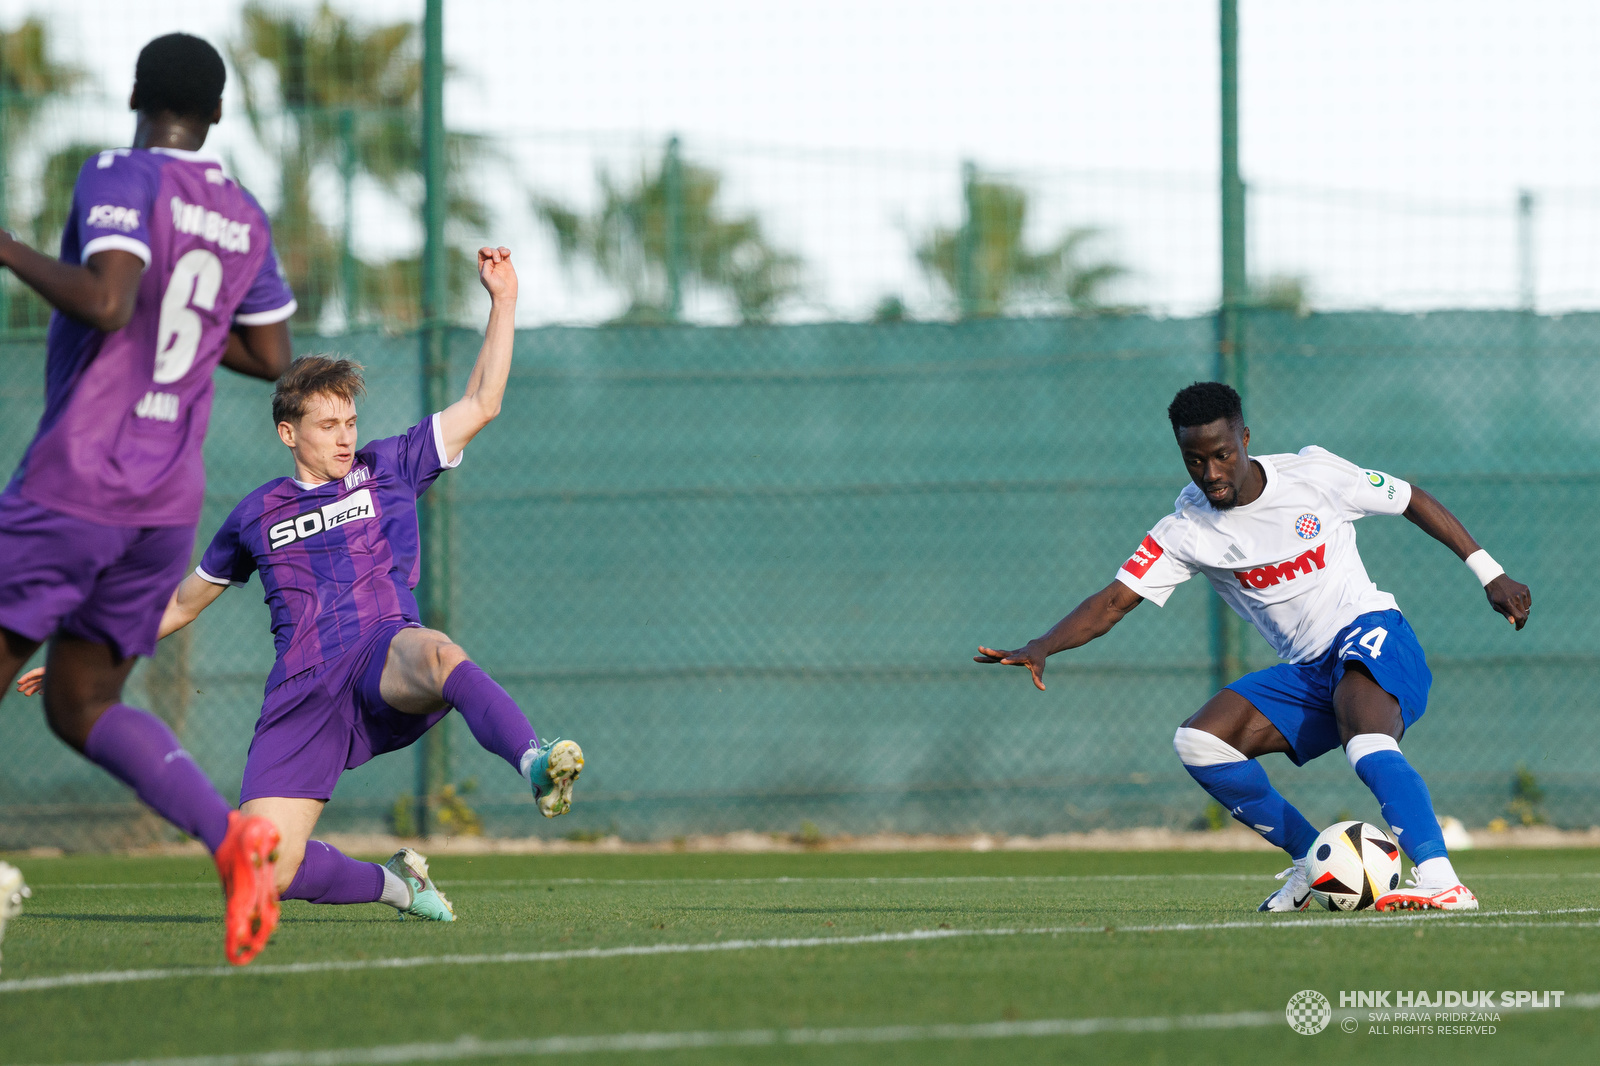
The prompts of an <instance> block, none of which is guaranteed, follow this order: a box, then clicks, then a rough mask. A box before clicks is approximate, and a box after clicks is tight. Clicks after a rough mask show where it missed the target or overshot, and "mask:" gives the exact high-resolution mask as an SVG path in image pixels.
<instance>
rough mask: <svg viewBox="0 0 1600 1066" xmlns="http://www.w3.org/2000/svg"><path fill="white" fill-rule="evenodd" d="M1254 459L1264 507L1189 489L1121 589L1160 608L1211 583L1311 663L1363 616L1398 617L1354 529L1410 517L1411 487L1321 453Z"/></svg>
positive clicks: (1290, 654) (1278, 645) (1290, 653)
mask: <svg viewBox="0 0 1600 1066" xmlns="http://www.w3.org/2000/svg"><path fill="white" fill-rule="evenodd" d="M1252 458H1253V460H1254V461H1255V462H1256V463H1258V464H1259V465H1260V467H1261V470H1262V473H1263V476H1264V477H1265V480H1266V484H1265V486H1264V487H1263V489H1262V492H1261V495H1260V496H1259V497H1257V498H1256V499H1255V500H1253V501H1251V502H1250V503H1248V504H1244V505H1241V506H1238V507H1233V508H1230V509H1227V510H1221V509H1218V508H1216V507H1213V506H1212V505H1211V503H1210V501H1209V500H1207V499H1206V498H1205V495H1204V494H1203V493H1202V492H1201V491H1200V490H1199V489H1198V488H1196V487H1195V486H1194V485H1189V486H1187V487H1186V488H1185V489H1184V490H1183V492H1182V493H1181V494H1179V496H1178V499H1177V501H1176V503H1175V504H1174V508H1173V513H1172V514H1170V515H1168V516H1167V517H1166V518H1164V519H1162V520H1161V521H1160V522H1158V523H1157V524H1156V526H1155V528H1154V529H1152V530H1151V531H1150V532H1149V534H1147V535H1146V536H1145V538H1144V540H1143V541H1141V542H1140V544H1139V547H1138V550H1136V551H1135V552H1134V553H1133V556H1132V557H1131V558H1130V559H1129V560H1128V561H1127V562H1126V563H1124V564H1123V565H1122V568H1121V569H1120V570H1118V571H1117V580H1119V581H1121V582H1122V583H1123V584H1125V585H1127V586H1128V587H1129V588H1131V589H1133V591H1135V592H1137V593H1138V594H1139V595H1140V596H1142V597H1143V598H1145V599H1147V600H1153V601H1155V603H1156V604H1158V605H1160V604H1164V603H1165V602H1166V600H1167V597H1168V596H1169V595H1171V593H1172V590H1173V589H1174V588H1176V587H1177V586H1178V585H1180V584H1182V583H1183V582H1185V581H1187V580H1189V579H1190V578H1191V577H1193V576H1194V575H1195V574H1204V575H1205V576H1206V579H1207V580H1209V581H1210V582H1211V585H1212V587H1213V588H1214V589H1216V591H1217V594H1218V595H1219V596H1221V597H1222V598H1223V600H1224V601H1226V602H1227V604H1228V605H1229V606H1230V607H1232V608H1233V609H1234V610H1235V611H1237V612H1238V613H1239V614H1240V615H1241V616H1243V617H1244V618H1245V619H1246V620H1247V621H1249V622H1250V623H1251V624H1252V625H1253V626H1255V627H1256V629H1257V631H1259V632H1260V633H1261V635H1262V636H1263V637H1264V638H1266V640H1267V642H1268V643H1269V644H1271V645H1272V647H1273V649H1274V650H1275V651H1277V653H1278V654H1279V655H1280V656H1282V657H1283V658H1284V659H1287V660H1289V661H1290V662H1305V661H1307V660H1310V659H1314V658H1316V657H1317V656H1318V655H1321V654H1322V653H1323V652H1325V651H1326V650H1327V649H1328V646H1329V645H1330V644H1331V643H1332V642H1333V638H1334V636H1335V635H1336V634H1337V633H1338V632H1339V630H1340V629H1342V628H1344V627H1345V626H1346V625H1348V624H1349V623H1350V622H1351V620H1353V619H1354V618H1356V617H1357V616H1358V615H1361V614H1365V613H1367V612H1368V611H1387V610H1395V609H1397V607H1398V605H1397V604H1396V603H1395V601H1394V597H1392V596H1390V595H1389V594H1388V593H1386V592H1383V591H1381V590H1379V589H1378V587H1377V586H1376V585H1374V584H1373V583H1372V580H1371V579H1370V578H1369V577H1368V576H1367V571H1366V567H1365V566H1363V565H1362V562H1361V556H1360V554H1359V553H1358V552H1357V551H1356V534H1355V525H1354V523H1355V522H1356V520H1357V519H1360V518H1362V517H1365V516H1367V515H1374V514H1390V515H1395V514H1401V513H1403V512H1404V511H1405V509H1406V508H1407V507H1408V506H1409V505H1410V502H1411V486H1410V485H1408V484H1406V483H1405V482H1404V481H1401V480H1399V479H1397V478H1394V477H1391V476H1390V475H1387V474H1383V473H1380V472H1378V471H1375V470H1365V469H1363V468H1361V467H1358V466H1356V465H1355V464H1354V463H1350V462H1347V461H1346V460H1344V459H1341V458H1339V457H1338V456H1337V455H1334V454H1333V453H1331V452H1328V451H1326V450H1324V449H1322V448H1318V447H1315V446H1311V447H1307V448H1304V449H1302V450H1301V451H1300V452H1299V453H1298V454H1291V455H1261V456H1253V457H1252Z"/></svg>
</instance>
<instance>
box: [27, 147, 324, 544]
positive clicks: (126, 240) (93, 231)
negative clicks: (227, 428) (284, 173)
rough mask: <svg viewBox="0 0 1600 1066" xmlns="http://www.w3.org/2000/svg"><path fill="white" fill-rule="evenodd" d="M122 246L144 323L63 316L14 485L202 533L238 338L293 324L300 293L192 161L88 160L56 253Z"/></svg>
mask: <svg viewBox="0 0 1600 1066" xmlns="http://www.w3.org/2000/svg"><path fill="white" fill-rule="evenodd" d="M113 249H115V250H118V251H125V252H131V253H132V254H134V255H136V256H138V257H139V258H140V259H142V260H143V261H144V264H145V271H144V274H143V276H142V277H141V278H140V281H139V295H138V301H137V304H136V310H135V312H134V315H133V318H132V319H131V320H130V321H129V322H128V324H127V325H126V326H125V327H123V328H122V329H119V330H116V331H115V332H111V333H105V332H102V331H100V330H97V329H95V328H93V327H92V326H89V325H86V324H84V323H82V322H79V321H77V320H76V319H73V318H70V317H68V316H66V315H62V314H57V315H55V316H53V317H52V319H51V322H50V338H49V363H48V367H47V370H46V396H45V413H44V417H43V419H42V420H41V421H40V423H39V432H38V434H37V435H36V436H35V437H34V439H33V443H32V444H31V445H30V446H29V448H28V452H27V455H26V456H25V457H24V459H23V461H22V464H21V466H20V467H19V468H18V470H17V475H16V478H15V479H14V480H13V487H14V488H16V489H18V490H20V492H21V495H22V496H23V497H24V498H26V499H28V500H31V501H32V502H34V503H36V504H39V505H41V506H44V507H48V508H50V509H51V510H54V511H58V512H60V513H62V514H67V515H71V516H73V517H75V518H81V519H84V520H86V521H90V522H97V523H100V524H103V525H114V526H115V525H125V526H141V527H150V526H193V525H194V524H195V523H196V522H197V521H199V518H200V504H201V500H202V499H203V497H204V495H205V466H204V463H203V460H202V456H201V445H202V443H203V442H204V441H205V434H206V424H207V422H208V421H209V420H210V417H211V395H212V382H211V374H212V371H213V370H215V369H216V366H217V363H218V362H219V361H220V360H221V358H222V355H223V353H224V352H225V351H226V350H227V340H228V337H227V335H228V331H229V330H230V329H231V328H232V327H233V326H234V325H235V324H238V325H243V326H258V325H269V324H271V323H274V322H281V321H283V320H284V319H287V318H288V317H290V316H291V315H293V314H294V311H295V301H294V296H293V295H292V294H291V293H290V291H289V287H288V285H287V284H286V283H285V282H284V280H283V278H282V276H281V275H280V274H279V271H278V262H277V258H276V256H275V255H274V254H273V250H272V238H271V233H270V230H269V228H268V224H267V217H266V213H265V212H264V211H262V209H261V205H260V204H258V203H257V202H256V200H255V198H254V197H253V196H251V195H250V194H249V193H248V192H246V191H245V190H244V189H243V188H241V187H240V186H239V185H238V183H236V182H235V181H234V180H233V179H232V178H230V177H228V176H227V174H226V173H224V171H223V169H222V165H221V164H220V163H218V162H217V161H215V160H214V159H210V158H208V157H205V156H201V155H199V154H197V153H195V152H185V151H179V150H177V149H170V148H152V149H150V150H148V151H145V150H139V149H129V148H118V149H114V150H112V151H106V152H101V153H99V154H98V155H96V156H93V157H91V158H90V159H89V161H88V162H86V163H85V164H84V165H83V170H82V172H81V173H80V174H79V175H78V183H77V186H76V188H75V190H74V192H73V203H72V214H71V217H70V218H69V220H68V223H67V228H66V232H65V233H64V234H63V236H62V239H61V256H62V258H63V259H64V260H66V261H69V262H87V261H88V259H89V257H90V256H92V255H94V254H95V253H96V252H102V251H110V250H113Z"/></svg>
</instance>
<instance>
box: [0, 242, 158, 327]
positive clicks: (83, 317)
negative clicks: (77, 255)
mask: <svg viewBox="0 0 1600 1066" xmlns="http://www.w3.org/2000/svg"><path fill="white" fill-rule="evenodd" d="M0 266H3V267H9V268H10V270H11V272H12V273H13V274H15V275H16V276H17V277H18V278H20V279H21V280H22V282H23V284H25V285H27V286H28V287H29V288H30V289H32V290H33V291H34V292H36V293H38V294H39V295H40V296H43V297H44V298H45V300H46V302H48V303H49V304H50V306H51V307H54V308H55V309H56V310H57V311H60V312H61V313H62V314H64V315H70V316H72V317H73V318H76V319H77V320H78V321H79V322H82V323H84V324H85V325H89V326H93V327H94V328H95V329H98V330H104V331H105V332H107V333H110V332H112V331H113V330H119V329H121V328H122V327H123V326H126V325H127V324H128V320H129V319H130V318H132V317H133V305H134V301H135V300H136V299H137V298H138V295H139V277H140V275H142V274H143V273H144V260H143V259H140V258H139V257H138V256H136V255H134V254H133V253H132V252H124V251H121V250H120V249H115V248H113V249H111V250H110V251H105V252H96V253H94V254H93V255H91V256H90V257H89V261H88V262H87V263H84V264H83V265H82V266H78V265H76V264H73V263H63V262H62V261H61V260H59V259H53V258H51V257H50V256H48V255H45V254H44V253H43V252H37V251H34V250H33V249H32V248H29V247H28V246H27V245H26V244H23V243H22V242H21V241H19V240H17V239H16V238H15V237H13V236H11V234H9V233H7V232H6V231H5V230H0Z"/></svg>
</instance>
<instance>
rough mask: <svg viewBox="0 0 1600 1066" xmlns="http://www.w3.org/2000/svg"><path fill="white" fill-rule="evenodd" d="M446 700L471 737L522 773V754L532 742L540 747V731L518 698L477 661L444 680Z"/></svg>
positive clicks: (462, 666) (464, 663)
mask: <svg viewBox="0 0 1600 1066" xmlns="http://www.w3.org/2000/svg"><path fill="white" fill-rule="evenodd" d="M441 695H443V696H444V701H445V702H446V703H448V704H449V705H450V706H452V707H454V708H455V709H456V710H458V711H460V712H461V717H463V718H465V719H466V720H467V728H468V729H470V730H472V736H473V738H474V739H476V740H477V742H478V743H479V744H481V745H483V747H484V748H485V750H488V751H492V752H494V753H495V754H496V755H498V756H500V757H501V758H502V759H504V760H505V761H506V762H508V763H510V764H511V766H512V768H513V769H515V770H516V771H517V773H519V774H520V773H521V772H522V756H523V753H524V752H526V751H527V750H528V748H529V746H530V745H532V746H534V747H537V746H538V744H539V737H538V734H536V733H534V731H533V726H531V725H529V724H528V719H527V717H526V716H525V715H524V714H523V713H522V708H520V707H518V706H517V701H516V700H514V699H512V698H511V697H510V696H509V695H507V693H506V690H505V689H503V688H501V687H500V686H499V684H497V683H496V682H495V679H494V678H492V677H490V676H489V675H488V674H486V673H484V672H483V670H482V669H481V668H480V667H479V666H478V664H477V663H475V662H471V661H470V660H469V661H467V662H463V663H462V664H461V665H459V666H457V667H456V668H455V669H454V670H452V671H450V676H449V677H448V678H446V679H445V682H444V691H443V692H442V693H441Z"/></svg>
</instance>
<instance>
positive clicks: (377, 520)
mask: <svg viewBox="0 0 1600 1066" xmlns="http://www.w3.org/2000/svg"><path fill="white" fill-rule="evenodd" d="M478 273H479V277H480V279H481V280H482V282H483V286H484V288H485V289H487V290H488V291H489V295H490V297H491V304H490V310H489V325H488V328H487V329H486V330H485V332H484V340H483V348H482V349H481V350H480V351H479V353H478V362H477V364H476V365H475V366H474V367H473V369H472V375H471V376H470V377H469V378H468V379H467V388H466V392H465V393H464V394H463V395H462V397H461V399H459V400H457V401H456V402H455V403H453V404H451V405H450V406H449V407H447V408H445V409H444V410H443V411H440V412H439V413H438V414H435V415H432V416H430V417H428V418H426V419H424V420H423V421H421V422H419V423H418V424H417V425H415V426H412V427H411V428H410V429H409V430H407V431H406V432H405V433H403V434H401V435H400V436H397V437H386V438H384V439H382V440H376V441H373V442H371V443H370V444H368V445H366V447H364V448H359V449H358V448H357V447H356V409H355V399H356V397H357V396H359V395H360V394H361V393H362V391H363V383H362V379H361V368H360V367H359V366H357V365H356V364H355V363H352V362H350V361H348V360H345V359H329V358H326V357H323V356H308V357H306V358H303V359H299V360H296V361H295V363H294V365H293V366H292V367H290V369H289V372H288V373H286V374H284V376H283V377H282V378H280V379H279V380H278V387H277V390H276V392H275V393H274V395H273V400H272V415H273V421H274V422H276V423H277V427H278V436H279V438H280V439H281V440H282V441H283V443H284V444H285V445H286V446H287V447H288V448H289V450H290V452H291V454H292V456H293V459H294V476H293V477H280V478H277V479H275V480H273V481H269V482H267V483H266V484H265V485H263V486H261V487H260V488H259V489H256V490H255V491H254V492H252V493H250V495H248V496H246V497H245V498H244V500H243V501H242V502H241V503H240V504H239V505H238V506H237V507H235V508H234V509H233V513H232V514H230V515H229V516H228V517H227V519H226V520H225V521H224V522H223V523H222V528H221V529H219V530H218V531H217V534H216V536H215V537H214V538H212V541H211V546H210V547H209V548H207V549H206V552H205V555H204V556H203V557H202V558H201V560H200V566H199V567H197V568H196V569H195V571H194V573H193V574H191V575H189V576H188V577H187V578H185V579H184V580H183V583H182V584H181V585H179V586H178V589H177V591H176V592H174V593H173V594H172V602H171V603H170V604H168V606H167V611H166V616H165V617H164V618H163V619H162V620H161V635H162V636H163V637H164V636H166V635H167V634H169V633H172V632H175V631H177V630H179V629H182V628H183V627H184V626H186V625H188V624H189V623H190V622H192V621H194V619H195V618H196V617H197V616H198V615H199V614H200V612H201V611H203V610H205V609H206V608H207V607H208V606H210V605H211V604H212V603H214V602H215V601H216V599H217V597H219V596H221V595H222V593H223V592H224V591H225V590H226V589H227V587H228V586H229V585H230V584H233V585H243V584H244V583H245V582H246V581H248V580H249V578H250V575H251V574H252V573H259V574H260V575H261V584H262V586H263V589H264V592H265V598H266V601H267V604H268V605H269V606H270V607H271V608H272V632H273V638H274V643H275V644H276V645H277V651H278V659H277V663H276V664H275V665H274V666H273V668H272V672H271V673H270V674H268V675H267V686H266V689H267V690H266V696H265V700H264V703H263V706H262V709H261V718H260V720H259V721H258V722H257V723H256V733H255V739H254V740H252V741H251V743H250V754H249V757H248V758H247V759H246V761H245V770H244V784H243V786H242V787H241V789H240V798H241V799H242V801H243V809H244V811H245V812H246V813H248V814H253V815H254V814H259V815H264V816H265V817H267V818H270V819H271V820H272V822H273V823H274V824H275V825H277V827H278V829H279V831H280V832H281V833H282V837H283V843H282V845H281V849H280V852H279V854H280V859H279V862H278V866H277V874H278V889H279V891H280V893H281V894H282V898H284V899H301V900H307V901H309V902H312V903H380V902H381V903H388V904H390V905H391V906H393V907H394V908H395V909H396V910H398V911H400V912H401V914H402V916H404V915H407V914H410V915H414V916H416V917H419V918H428V919H432V920H435V921H446V922H448V921H454V920H455V909H454V907H452V906H451V904H450V901H449V900H448V899H446V898H445V896H444V894H443V893H441V892H440V891H439V890H438V888H437V887H436V886H435V885H434V883H433V881H432V880H431V879H430V878H429V876H428V864H427V860H426V859H424V858H423V857H422V856H421V855H418V854H417V853H416V852H415V851H412V850H411V849H410V848H406V849H404V850H402V851H400V852H399V853H397V854H396V855H395V856H394V857H393V858H391V859H390V860H389V862H388V863H387V864H385V865H382V866H380V865H378V864H377V863H371V862H358V861H357V860H355V859H352V858H349V857H348V856H346V855H344V854H342V853H341V852H340V851H338V850H337V849H336V848H334V847H332V846H331V845H329V844H326V843H324V842H322V841H320V840H312V839H311V833H312V830H313V829H314V828H315V827H316V824H317V819H318V818H320V817H321V815H322V809H323V808H324V807H325V806H327V803H328V799H329V798H330V797H331V796H332V795H333V788H334V785H335V784H336V783H337V782H338V780H339V775H340V774H341V773H342V772H343V771H345V770H347V769H352V768H354V767H357V766H360V765H361V764H362V763H365V762H367V761H368V760H369V759H371V758H372V757H373V756H375V755H381V754H383V753H384V752H388V751H395V750H397V749H399V748H403V747H405V746H407V745H409V744H411V743H413V742H415V741H416V740H417V739H418V738H420V737H421V736H422V734H423V733H425V732H427V731H428V729H429V728H431V727H432V726H433V724H434V723H435V722H437V721H439V719H440V718H442V717H444V715H445V714H447V713H448V712H449V710H450V708H452V707H454V708H455V709H456V710H457V711H460V712H461V716H462V717H463V718H465V719H466V722H467V726H468V727H469V728H470V729H471V730H472V735H473V736H474V737H475V738H476V739H477V740H478V742H479V743H480V744H482V745H483V746H484V747H485V748H486V749H488V750H489V751H492V752H494V753H495V754H497V755H499V756H500V757H502V758H503V759H505V760H506V762H508V763H510V764H511V766H512V768H513V769H515V770H516V771H517V772H518V773H520V774H521V775H522V776H523V777H524V778H527V779H528V781H529V782H530V783H531V785H532V788H533V794H534V796H535V797H536V798H537V799H538V802H539V810H540V811H541V812H542V813H543V814H544V815H545V817H547V818H552V817H555V816H556V815H558V814H565V813H566V811H567V809H568V808H569V806H570V805H571V796H572V783H573V781H574V780H575V779H576V778H577V776H578V773H579V771H581V770H582V769H583V752H582V750H581V749H580V748H579V747H578V745H577V744H575V743H573V742H572V741H570V740H560V739H559V738H558V739H555V740H551V741H549V742H547V743H544V744H541V743H540V742H539V738H538V736H537V735H536V734H535V733H534V730H533V727H532V726H530V725H529V724H528V719H527V716H526V715H524V714H523V713H522V710H521V709H520V708H519V707H518V706H517V704H516V702H515V701H514V700H513V699H512V698H511V697H510V696H509V695H508V694H507V693H506V690H505V689H503V688H501V687H500V686H499V685H498V684H497V683H495V681H494V680H493V679H492V678H490V677H489V675H488V674H486V673H484V671H483V670H482V669H481V668H480V667H479V666H478V665H477V664H476V663H474V662H472V661H471V660H470V659H468V658H467V654H466V652H464V651H462V650H461V648H460V647H458V646H457V645H456V644H454V643H453V642H452V641H451V640H450V638H449V637H448V636H446V635H445V634H443V633H440V632H438V631H436V630H432V629H424V628H422V624H421V622H420V621H419V611H418V608H417V601H416V598H415V597H414V596H413V595H412V589H413V588H415V587H416V584H417V581H418V579H419V577H420V576H421V575H420V566H421V543H420V538H419V535H418V526H417V498H418V497H419V496H421V495H422V494H423V493H424V492H426V491H427V489H428V486H429V485H431V484H433V480H434V478H436V477H438V476H439V474H440V473H441V472H443V471H445V470H450V469H454V468H455V467H456V466H458V465H459V464H460V463H461V460H462V458H463V451H464V450H465V448H466V446H467V444H468V443H469V442H471V440H472V438H473V437H475V436H477V435H478V433H479V431H480V430H482V429H483V428H484V427H485V426H487V425H488V424H489V423H490V422H491V421H493V420H494V419H495V417H496V416H497V415H499V413H500V403H501V399H502V397H503V396H504V395H505V388H506V378H507V376H508V375H509V374H510V372H511V353H512V345H513V340H514V336H515V334H514V329H515V320H516V309H517V274H516V270H515V268H513V266H512V265H511V252H510V250H509V249H506V248H482V249H479V251H478ZM37 676H38V672H37V671H33V672H30V674H29V675H28V676H27V677H25V678H24V679H23V685H22V686H19V687H22V688H23V691H25V692H27V691H30V690H31V688H32V686H34V685H36V684H37Z"/></svg>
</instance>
